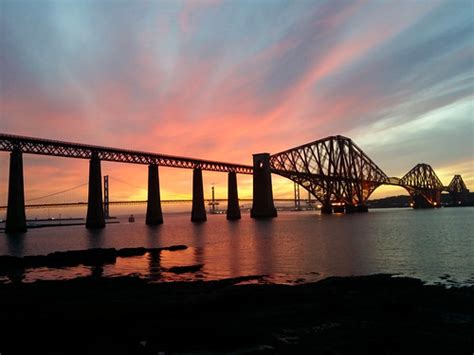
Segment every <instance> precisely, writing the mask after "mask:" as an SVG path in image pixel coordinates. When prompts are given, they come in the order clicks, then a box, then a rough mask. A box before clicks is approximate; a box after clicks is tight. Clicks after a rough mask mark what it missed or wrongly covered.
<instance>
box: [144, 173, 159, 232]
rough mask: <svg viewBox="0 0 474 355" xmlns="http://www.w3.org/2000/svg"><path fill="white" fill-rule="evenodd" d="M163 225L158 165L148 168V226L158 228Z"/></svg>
mask: <svg viewBox="0 0 474 355" xmlns="http://www.w3.org/2000/svg"><path fill="white" fill-rule="evenodd" d="M162 223H163V213H162V212H161V201H160V178H159V174H158V165H156V164H150V165H149V166H148V199H147V204H146V224H147V225H149V226H156V225H158V224H162Z"/></svg>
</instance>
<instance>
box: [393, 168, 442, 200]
mask: <svg viewBox="0 0 474 355" xmlns="http://www.w3.org/2000/svg"><path fill="white" fill-rule="evenodd" d="M400 185H402V186H403V187H405V188H406V189H407V190H408V192H409V193H410V195H411V196H412V197H413V198H414V199H415V202H416V198H417V196H419V195H421V196H423V197H424V198H425V200H426V201H427V202H428V203H429V204H431V205H434V206H436V205H439V203H440V196H441V191H443V190H444V189H445V187H444V185H443V184H442V182H441V181H440V180H439V178H438V176H437V175H436V173H435V172H434V170H433V168H432V167H431V166H430V165H428V164H418V165H416V166H415V167H414V168H413V169H411V170H410V171H409V172H408V173H406V174H405V176H403V177H402V178H401V179H400Z"/></svg>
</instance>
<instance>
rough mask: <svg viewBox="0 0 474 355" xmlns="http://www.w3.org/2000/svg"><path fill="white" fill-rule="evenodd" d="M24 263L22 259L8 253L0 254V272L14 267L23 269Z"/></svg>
mask: <svg viewBox="0 0 474 355" xmlns="http://www.w3.org/2000/svg"><path fill="white" fill-rule="evenodd" d="M23 268H24V263H23V259H22V258H19V257H16V256H10V255H1V256H0V272H7V271H11V270H14V269H23Z"/></svg>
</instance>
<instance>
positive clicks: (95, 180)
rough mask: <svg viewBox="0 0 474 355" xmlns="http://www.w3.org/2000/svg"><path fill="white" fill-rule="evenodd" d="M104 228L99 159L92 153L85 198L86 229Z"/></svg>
mask: <svg viewBox="0 0 474 355" xmlns="http://www.w3.org/2000/svg"><path fill="white" fill-rule="evenodd" d="M104 227H105V219H104V209H103V203H102V176H101V171H100V159H99V157H98V155H97V153H95V152H93V153H92V157H91V160H90V161H89V194H88V198H87V219H86V228H88V229H100V228H104Z"/></svg>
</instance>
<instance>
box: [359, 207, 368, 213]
mask: <svg viewBox="0 0 474 355" xmlns="http://www.w3.org/2000/svg"><path fill="white" fill-rule="evenodd" d="M356 211H357V212H359V213H365V212H369V208H368V207H367V206H366V205H357V207H356Z"/></svg>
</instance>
